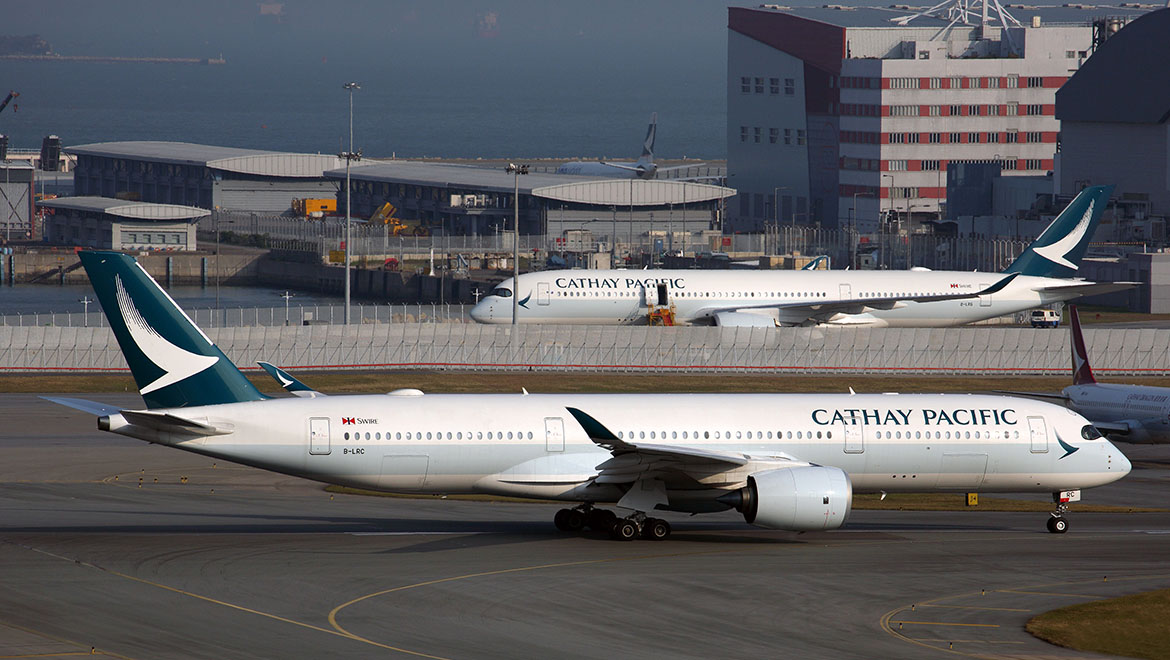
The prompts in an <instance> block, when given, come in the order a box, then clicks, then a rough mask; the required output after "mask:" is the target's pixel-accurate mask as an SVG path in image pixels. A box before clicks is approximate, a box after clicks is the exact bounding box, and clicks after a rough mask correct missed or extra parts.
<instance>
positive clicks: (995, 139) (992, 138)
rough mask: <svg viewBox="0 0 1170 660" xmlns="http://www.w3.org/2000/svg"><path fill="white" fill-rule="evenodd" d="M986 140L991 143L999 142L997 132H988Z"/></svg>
mask: <svg viewBox="0 0 1170 660" xmlns="http://www.w3.org/2000/svg"><path fill="white" fill-rule="evenodd" d="M987 141H988V142H990V143H992V144H994V143H997V142H999V133H988V134H987Z"/></svg>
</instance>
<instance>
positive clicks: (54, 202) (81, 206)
mask: <svg viewBox="0 0 1170 660" xmlns="http://www.w3.org/2000/svg"><path fill="white" fill-rule="evenodd" d="M37 205H38V206H43V207H45V208H51V209H70V210H74V211H88V212H90V213H104V214H106V215H115V216H118V217H121V218H129V219H132V220H198V219H199V218H204V217H207V216H209V215H211V211H208V210H207V209H199V208H195V207H193V206H180V205H178V204H152V203H148V202H129V201H126V200H124V199H114V198H112V197H61V198H58V199H45V200H41V201H39V202H37Z"/></svg>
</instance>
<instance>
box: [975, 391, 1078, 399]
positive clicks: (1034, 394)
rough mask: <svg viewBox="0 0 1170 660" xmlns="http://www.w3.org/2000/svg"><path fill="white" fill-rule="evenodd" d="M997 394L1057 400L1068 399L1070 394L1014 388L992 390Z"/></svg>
mask: <svg viewBox="0 0 1170 660" xmlns="http://www.w3.org/2000/svg"><path fill="white" fill-rule="evenodd" d="M992 391H993V392H995V393H996V394H1007V395H1008V396H1026V397H1029V398H1033V399H1054V400H1057V401H1068V400H1069V398H1068V395H1065V394H1057V393H1051V394H1049V393H1047V392H1017V391H1014V390H992Z"/></svg>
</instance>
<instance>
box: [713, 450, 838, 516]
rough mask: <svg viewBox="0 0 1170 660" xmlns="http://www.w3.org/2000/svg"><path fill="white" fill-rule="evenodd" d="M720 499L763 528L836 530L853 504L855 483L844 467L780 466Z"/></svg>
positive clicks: (754, 476)
mask: <svg viewBox="0 0 1170 660" xmlns="http://www.w3.org/2000/svg"><path fill="white" fill-rule="evenodd" d="M719 501H721V502H723V503H725V504H730V505H731V506H733V507H734V508H735V510H736V511H739V512H740V513H742V514H743V517H744V520H746V521H747V522H748V523H749V524H752V525H758V526H760V527H769V528H772V529H786V530H790V531H794V532H808V531H815V530H824V529H836V528H838V527H840V526H841V525H842V523H844V522H845V518H846V517H848V515H849V510H850V508H851V507H852V506H853V484H852V483H851V482H850V481H849V475H847V474H845V472H844V470H841V469H840V468H835V467H824V466H819V465H806V466H801V467H792V468H779V469H776V470H765V471H763V472H757V473H755V474H753V475H751V476H749V477H748V485H747V486H745V487H743V488H740V489H739V490H736V491H733V492H730V493H728V494H726V495H724V496H722V497H720V498H719Z"/></svg>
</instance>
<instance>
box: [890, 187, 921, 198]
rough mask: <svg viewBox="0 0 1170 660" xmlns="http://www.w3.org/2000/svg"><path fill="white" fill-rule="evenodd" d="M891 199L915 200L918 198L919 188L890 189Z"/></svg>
mask: <svg viewBox="0 0 1170 660" xmlns="http://www.w3.org/2000/svg"><path fill="white" fill-rule="evenodd" d="M890 197H892V198H893V199H913V198H915V197H918V189H917V188H901V187H898V188H894V187H891V188H890Z"/></svg>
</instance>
